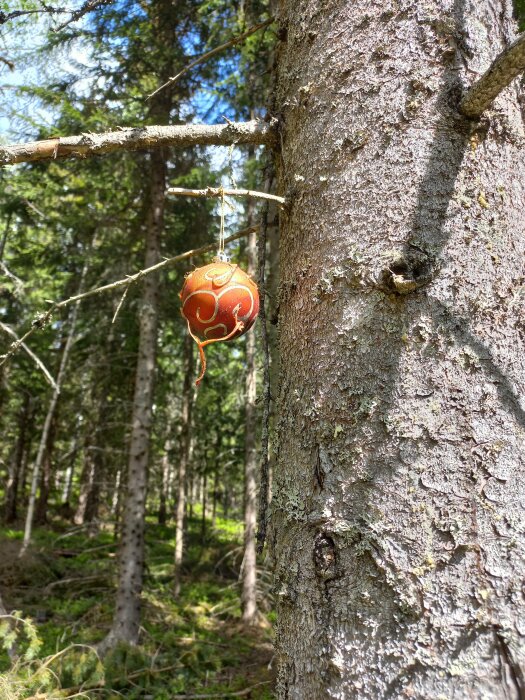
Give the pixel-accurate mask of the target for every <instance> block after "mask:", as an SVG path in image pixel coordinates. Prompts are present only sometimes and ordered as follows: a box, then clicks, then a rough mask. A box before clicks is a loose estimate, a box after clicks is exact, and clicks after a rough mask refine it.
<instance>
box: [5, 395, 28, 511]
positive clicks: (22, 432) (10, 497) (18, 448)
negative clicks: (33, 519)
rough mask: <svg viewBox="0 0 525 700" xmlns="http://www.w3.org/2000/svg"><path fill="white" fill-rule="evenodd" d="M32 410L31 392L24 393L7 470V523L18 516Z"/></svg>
mask: <svg viewBox="0 0 525 700" xmlns="http://www.w3.org/2000/svg"><path fill="white" fill-rule="evenodd" d="M30 412H31V397H30V395H29V394H27V393H26V394H25V395H24V399H23V403H22V408H21V409H20V414H19V418H18V437H17V440H16V445H15V449H14V451H13V454H12V456H11V459H10V460H9V466H8V472H7V484H6V489H5V503H4V522H5V523H6V524H9V523H13V522H14V521H15V520H16V518H17V506H18V484H19V480H20V472H21V468H22V459H23V456H24V452H25V449H26V441H27V428H28V423H29V416H30Z"/></svg>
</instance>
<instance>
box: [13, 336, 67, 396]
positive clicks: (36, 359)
mask: <svg viewBox="0 0 525 700" xmlns="http://www.w3.org/2000/svg"><path fill="white" fill-rule="evenodd" d="M0 328H1V329H2V330H3V331H4V333H7V335H9V336H11V338H14V340H15V342H17V343H20V346H19V347H21V348H22V350H24V352H26V353H27V354H28V355H29V357H30V358H31V359H32V360H33V362H34V363H35V365H36V366H37V367H38V369H40V370H41V371H42V373H43V375H44V377H45V378H46V381H47V383H48V384H50V385H51V386H52V387H53V389H55V390H56V389H57V385H56V382H55V380H54V379H53V377H52V376H51V373H50V372H49V370H48V369H47V367H46V366H45V364H44V363H43V362H42V360H41V359H40V358H39V357H38V356H37V355H35V353H34V352H33V351H32V350H30V349H29V348H28V347H27V345H26V344H25V343H23V342H22V341H21V340H20V338H19V337H18V336H17V334H16V333H15V332H14V330H13V329H12V328H9V326H6V325H5V323H0Z"/></svg>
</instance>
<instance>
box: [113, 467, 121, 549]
mask: <svg viewBox="0 0 525 700" xmlns="http://www.w3.org/2000/svg"><path fill="white" fill-rule="evenodd" d="M111 511H112V512H113V513H115V527H114V531H113V534H114V536H115V537H116V536H117V533H118V530H119V524H120V515H121V511H122V471H121V470H120V469H118V470H117V474H116V476H115V486H114V489H113V494H112V496H111Z"/></svg>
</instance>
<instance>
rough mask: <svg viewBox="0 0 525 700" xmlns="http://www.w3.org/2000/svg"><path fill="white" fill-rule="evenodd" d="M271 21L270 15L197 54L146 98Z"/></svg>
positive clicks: (149, 97)
mask: <svg viewBox="0 0 525 700" xmlns="http://www.w3.org/2000/svg"><path fill="white" fill-rule="evenodd" d="M273 21H274V19H273V17H271V18H270V19H268V20H266V22H261V23H260V24H256V25H254V26H253V27H250V29H247V30H246V31H245V32H243V33H242V34H239V35H238V36H234V37H233V39H230V40H229V41H227V42H226V43H224V44H221V45H220V46H216V47H215V48H214V49H211V51H207V52H206V53H205V54H203V55H202V56H199V58H196V59H195V60H194V61H192V62H191V63H189V64H188V65H187V66H186V67H185V68H183V69H182V70H181V71H180V72H179V73H177V75H174V76H173V78H170V79H169V80H167V81H166V82H165V83H164V84H163V85H161V86H160V87H158V88H157V89H156V90H155V91H154V92H152V93H151V95H148V100H150V99H151V98H152V97H153V96H154V95H156V94H157V93H159V92H160V91H161V90H164V88H167V87H168V85H173V83H175V82H177V80H178V79H179V78H182V76H183V75H185V74H186V73H187V72H188V71H190V70H191V69H192V68H195V66H198V65H199V64H200V63H203V62H204V61H207V60H208V58H211V57H212V56H215V54H217V53H219V52H220V51H224V50H225V49H229V48H230V46H235V44H238V43H240V42H241V41H243V40H244V39H247V38H248V37H249V36H251V35H252V34H255V32H258V31H259V29H263V28H264V27H267V26H268V25H270V24H272V22H273Z"/></svg>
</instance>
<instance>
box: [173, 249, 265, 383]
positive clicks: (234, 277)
mask: <svg viewBox="0 0 525 700" xmlns="http://www.w3.org/2000/svg"><path fill="white" fill-rule="evenodd" d="M221 258H222V259H221ZM180 298H181V302H182V308H181V313H182V315H183V316H184V318H185V319H186V321H187V323H188V331H189V333H190V335H191V337H192V338H193V340H194V341H195V342H196V343H197V346H198V348H199V354H200V359H201V373H200V376H199V378H198V379H197V381H196V384H199V383H200V382H201V380H202V378H203V376H204V373H205V372H206V357H205V355H204V348H205V347H206V345H210V344H211V343H217V342H219V341H221V340H232V339H233V338H237V337H238V336H240V335H242V334H243V333H246V331H247V330H248V329H249V328H251V326H252V325H253V323H254V322H255V319H256V318H257V314H258V313H259V292H258V289H257V285H256V284H255V282H254V281H253V280H252V279H251V277H250V276H249V275H247V274H246V272H244V271H243V270H241V269H240V268H239V266H238V265H233V264H231V263H230V262H227V261H226V260H225V259H224V255H219V258H216V259H215V262H213V263H211V264H210V265H205V266H204V267H199V268H197V269H196V270H194V271H193V272H190V273H189V275H187V277H186V281H185V282H184V286H183V287H182V291H181V293H180ZM199 336H200V337H199ZM200 338H204V340H201V339H200Z"/></svg>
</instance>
